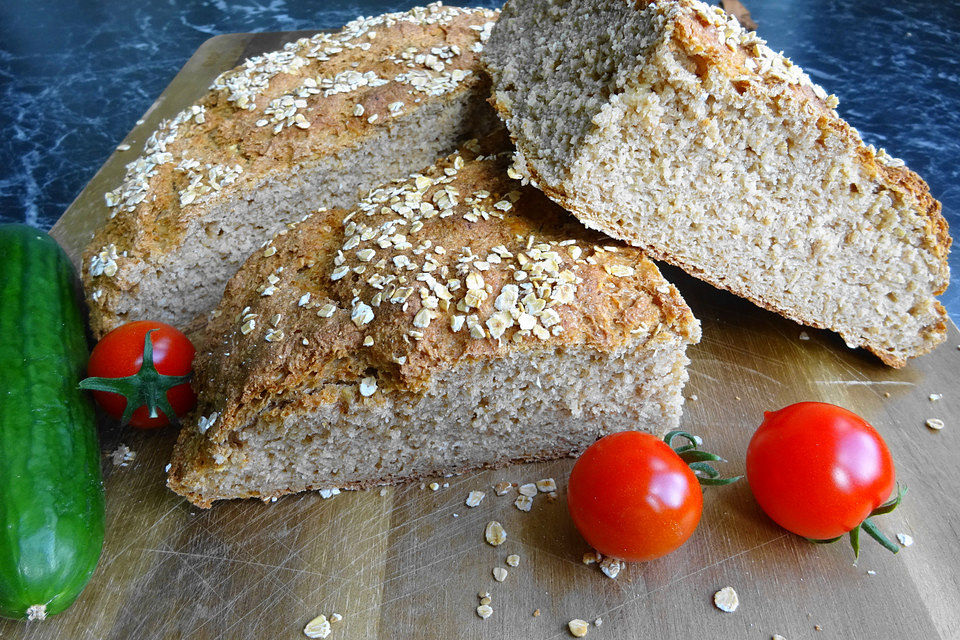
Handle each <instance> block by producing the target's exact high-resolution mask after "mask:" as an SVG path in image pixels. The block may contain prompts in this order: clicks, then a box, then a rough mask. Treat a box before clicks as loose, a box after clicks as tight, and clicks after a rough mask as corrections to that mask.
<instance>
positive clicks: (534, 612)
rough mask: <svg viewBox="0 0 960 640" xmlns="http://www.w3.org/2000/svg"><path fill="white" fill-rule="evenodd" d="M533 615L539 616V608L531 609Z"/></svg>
mask: <svg viewBox="0 0 960 640" xmlns="http://www.w3.org/2000/svg"><path fill="white" fill-rule="evenodd" d="M533 617H534V618H539V617H540V609H534V610H533Z"/></svg>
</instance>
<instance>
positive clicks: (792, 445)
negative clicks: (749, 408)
mask: <svg viewBox="0 0 960 640" xmlns="http://www.w3.org/2000/svg"><path fill="white" fill-rule="evenodd" d="M747 481H748V482H749V483H750V489H751V490H752V491H753V495H754V496H755V497H756V499H757V502H758V503H760V507H761V508H762V509H763V510H764V511H765V512H766V513H767V515H768V516H770V517H771V518H772V519H773V520H774V521H775V522H776V523H777V524H779V525H780V526H781V527H783V528H784V529H787V530H788V531H792V532H793V533H796V534H798V535H801V536H803V537H805V538H812V539H815V540H826V539H830V538H835V537H837V536H841V535H843V534H844V533H846V532H848V531H850V530H851V529H854V528H855V527H857V526H858V525H860V523H861V522H863V521H864V519H865V518H866V517H867V516H868V515H870V512H871V511H872V510H873V509H875V508H876V507H878V506H880V505H881V504H882V503H883V501H884V500H886V499H887V498H888V497H889V496H890V493H891V491H893V486H894V469H893V458H891V456H890V451H889V450H888V449H887V445H886V443H885V442H884V441H883V438H881V437H880V434H879V433H877V431H876V429H874V428H873V427H872V426H870V424H868V423H867V421H866V420H864V419H863V418H861V417H860V416H858V415H857V414H855V413H852V412H850V411H847V410H846V409H843V408H841V407H837V406H835V405H832V404H826V403H823V402H799V403H797V404H792V405H790V406H789V407H786V408H784V409H781V410H779V411H773V412H767V413H765V414H764V420H763V424H761V425H760V428H759V429H757V432H756V433H755V434H753V438H752V439H751V440H750V444H749V446H748V447H747Z"/></svg>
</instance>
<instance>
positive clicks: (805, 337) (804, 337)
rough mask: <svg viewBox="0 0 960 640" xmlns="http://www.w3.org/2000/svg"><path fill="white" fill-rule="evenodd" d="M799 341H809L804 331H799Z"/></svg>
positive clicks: (808, 336) (807, 334)
mask: <svg viewBox="0 0 960 640" xmlns="http://www.w3.org/2000/svg"><path fill="white" fill-rule="evenodd" d="M800 339H801V340H809V339H810V334H809V333H807V332H806V331H801V332H800Z"/></svg>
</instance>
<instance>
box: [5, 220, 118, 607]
mask: <svg viewBox="0 0 960 640" xmlns="http://www.w3.org/2000/svg"><path fill="white" fill-rule="evenodd" d="M87 356H88V351H87V339H86V333H85V330H84V324H83V316H82V314H81V311H80V303H79V300H78V296H77V290H76V274H75V272H74V270H73V266H72V265H71V264H70V260H69V258H67V256H66V254H65V253H64V252H63V250H62V249H61V248H60V246H59V245H57V243H56V242H55V241H54V240H53V239H52V238H51V237H50V236H48V235H47V234H45V233H43V232H42V231H39V230H37V229H34V228H31V227H28V226H26V225H21V224H4V225H0V379H2V383H0V616H4V617H7V618H15V619H19V618H29V619H32V620H36V619H43V618H44V617H46V616H50V615H54V614H57V613H60V612H61V611H63V610H64V609H66V608H67V607H69V606H70V605H71V604H72V603H73V601H74V600H76V598H77V596H78V595H80V592H81V591H82V590H83V588H84V586H86V584H87V582H88V581H89V580H90V576H91V575H93V570H94V569H95V568H96V566H97V561H98V560H99V559H100V550H101V548H102V547H103V527H104V517H105V515H104V497H103V483H102V481H101V477H100V450H99V447H98V445H97V430H96V422H95V419H94V412H93V406H92V404H91V401H90V399H89V398H88V397H86V394H85V393H84V392H83V391H80V390H79V389H78V387H77V383H78V382H79V381H80V379H81V378H82V377H83V374H84V369H85V367H86V362H87Z"/></svg>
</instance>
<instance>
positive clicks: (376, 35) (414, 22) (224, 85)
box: [83, 4, 497, 336]
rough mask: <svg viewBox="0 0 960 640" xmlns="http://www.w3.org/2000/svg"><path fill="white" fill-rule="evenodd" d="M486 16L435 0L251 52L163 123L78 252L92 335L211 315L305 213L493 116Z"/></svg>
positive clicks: (425, 161)
mask: <svg viewBox="0 0 960 640" xmlns="http://www.w3.org/2000/svg"><path fill="white" fill-rule="evenodd" d="M496 15H497V14H496V12H494V11H490V10H487V9H461V8H456V7H446V6H442V5H440V4H431V5H429V6H427V7H419V8H415V9H412V10H410V11H408V12H406V13H392V14H386V15H382V16H378V17H375V18H360V19H357V20H355V21H353V22H351V23H349V24H347V25H346V26H345V27H344V28H343V29H342V30H340V31H339V32H336V33H320V34H317V35H315V36H313V37H310V38H302V39H300V40H297V41H296V42H291V43H289V44H287V45H286V46H285V47H284V48H283V49H281V50H279V51H274V52H270V53H266V54H263V55H260V56H256V57H254V58H250V59H249V60H247V61H245V62H244V63H243V64H241V65H240V66H238V67H236V68H235V69H231V70H229V71H226V72H224V73H223V74H221V75H220V76H219V77H218V78H217V79H216V80H215V81H214V83H213V85H212V86H211V88H210V92H209V93H208V94H207V95H206V96H205V97H203V98H202V99H201V100H200V101H199V102H197V103H196V104H194V105H192V106H190V107H189V108H187V109H185V110H183V111H182V112H181V113H179V114H178V115H177V116H176V117H175V118H173V119H171V120H169V121H164V122H163V123H161V125H160V127H159V128H158V130H157V131H156V132H155V133H154V134H153V135H152V136H151V137H150V139H149V140H148V141H147V143H146V145H145V148H144V151H143V154H142V155H141V156H140V157H139V158H138V159H137V160H135V161H134V162H132V163H130V164H129V165H128V166H127V172H126V176H125V178H124V181H123V183H122V184H121V185H120V186H118V187H117V188H116V189H115V190H113V191H111V192H109V193H107V194H106V196H105V206H106V207H108V208H109V209H110V215H111V219H110V220H109V221H108V222H107V224H106V225H105V226H104V227H103V228H101V229H100V230H99V231H98V232H97V233H96V235H95V236H94V238H93V240H92V241H91V243H90V245H89V246H88V247H87V249H86V251H85V252H84V255H83V282H84V288H85V290H86V295H87V302H88V303H89V306H90V322H91V326H92V329H93V332H94V334H95V335H97V336H101V335H103V334H104V333H106V332H107V331H109V330H110V329H112V328H114V327H116V326H117V325H119V324H121V323H123V322H126V321H129V320H135V319H142V318H150V319H153V320H161V321H164V322H168V323H172V324H174V325H178V326H181V327H182V326H184V325H186V324H187V323H188V322H189V321H190V320H192V319H193V318H194V317H195V316H196V315H197V314H200V313H203V312H206V311H209V310H210V309H212V308H213V307H214V306H215V305H216V303H217V300H219V298H220V295H221V293H222V291H223V286H224V284H225V283H226V281H227V279H228V278H229V277H230V276H231V275H233V273H234V272H235V271H236V269H237V267H239V265H240V264H241V263H242V261H243V260H244V259H245V258H246V257H247V256H248V255H249V254H250V253H251V252H252V251H253V250H254V249H255V248H256V247H257V246H259V245H260V244H261V243H262V242H264V241H266V240H267V239H269V238H270V237H271V236H272V235H273V234H274V233H276V232H277V231H279V230H280V229H282V228H283V226H284V225H285V224H287V223H289V222H291V221H294V220H295V219H296V218H297V217H298V216H300V215H302V214H303V212H304V211H309V210H312V209H315V208H316V207H318V206H320V205H323V206H350V205H352V204H353V203H354V202H356V201H357V199H359V197H360V196H362V195H363V193H365V192H367V191H368V190H369V189H372V188H373V187H375V186H377V185H378V184H381V183H382V182H384V181H386V180H389V179H392V178H395V177H397V176H403V175H406V174H408V173H409V172H410V171H411V170H414V169H417V168H419V167H423V166H427V165H429V164H430V163H431V162H433V161H435V160H436V158H437V157H440V156H441V155H443V154H446V153H450V152H451V151H453V150H454V149H456V148H457V146H458V145H459V144H461V143H462V142H463V141H464V140H467V139H469V138H471V137H476V136H477V135H479V134H481V133H483V132H485V131H488V130H489V129H490V128H491V126H492V124H493V123H494V122H495V121H496V117H495V116H494V115H493V112H492V109H490V107H489V106H488V105H487V104H486V102H485V100H486V99H487V97H488V96H489V78H488V77H487V76H486V74H485V73H483V72H481V71H479V69H478V52H479V51H480V49H481V47H482V43H483V41H484V40H485V39H486V37H487V36H488V35H489V32H490V29H491V27H492V25H493V21H494V20H495V19H496Z"/></svg>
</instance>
